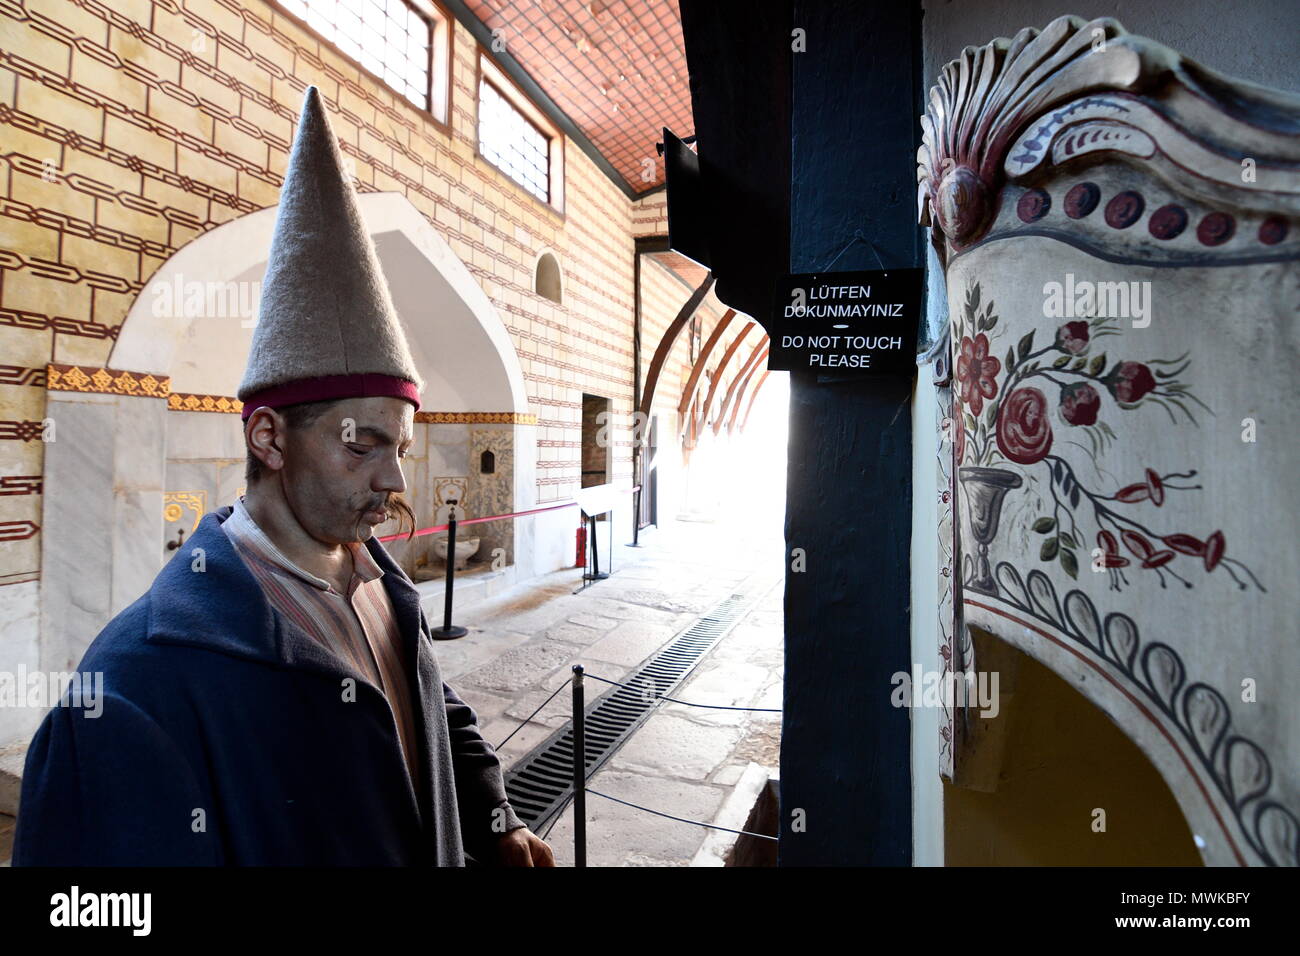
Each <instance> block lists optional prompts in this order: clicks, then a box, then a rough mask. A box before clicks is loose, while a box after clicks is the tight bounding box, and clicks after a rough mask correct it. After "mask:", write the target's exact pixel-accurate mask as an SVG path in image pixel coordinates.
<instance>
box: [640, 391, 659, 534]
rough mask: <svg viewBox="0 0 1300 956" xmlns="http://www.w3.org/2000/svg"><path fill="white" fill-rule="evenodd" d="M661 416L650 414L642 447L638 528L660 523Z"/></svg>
mask: <svg viewBox="0 0 1300 956" xmlns="http://www.w3.org/2000/svg"><path fill="white" fill-rule="evenodd" d="M658 454H659V416H658V415H651V416H650V433H649V435H648V436H647V438H646V446H645V448H644V449H642V467H641V473H642V474H643V475H644V476H645V477H644V479H643V480H642V482H641V513H640V515H638V521H639V523H638V525H637V527H638V528H645V527H647V526H649V525H652V524H653V525H657V524H659V467H658V464H657V456H658Z"/></svg>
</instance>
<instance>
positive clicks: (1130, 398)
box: [1105, 362, 1156, 405]
mask: <svg viewBox="0 0 1300 956" xmlns="http://www.w3.org/2000/svg"><path fill="white" fill-rule="evenodd" d="M1105 382H1106V387H1107V388H1109V389H1110V393H1111V394H1112V395H1114V396H1115V399H1116V400H1117V401H1121V402H1124V403H1125V404H1126V405H1131V404H1133V403H1134V402H1137V401H1140V400H1141V399H1142V397H1143V396H1145V395H1146V394H1147V393H1148V392H1150V391H1151V390H1152V389H1153V388H1155V387H1156V379H1155V376H1154V375H1152V374H1151V369H1149V368H1147V367H1146V366H1145V365H1143V364H1142V363H1141V362H1120V363H1119V365H1117V366H1115V371H1113V372H1111V373H1110V374H1109V375H1107V376H1106V378H1105Z"/></svg>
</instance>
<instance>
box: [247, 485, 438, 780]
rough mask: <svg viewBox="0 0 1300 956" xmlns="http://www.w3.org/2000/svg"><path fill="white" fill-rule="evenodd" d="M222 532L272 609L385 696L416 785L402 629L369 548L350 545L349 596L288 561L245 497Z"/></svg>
mask: <svg viewBox="0 0 1300 956" xmlns="http://www.w3.org/2000/svg"><path fill="white" fill-rule="evenodd" d="M221 528H222V530H224V531H225V532H226V535H227V537H229V538H230V540H231V543H232V544H233V545H234V547H235V551H236V553H238V554H239V556H240V558H242V559H243V561H244V563H245V564H246V565H247V566H248V569H249V571H251V572H252V574H253V577H254V578H255V579H256V580H257V583H258V584H259V585H261V588H262V592H263V593H264V594H265V595H266V598H267V600H268V601H269V602H270V603H271V605H272V607H274V608H275V609H276V610H277V611H279V612H280V613H281V614H282V615H284V616H285V617H286V618H288V619H289V620H291V621H293V623H295V624H297V625H298V626H299V627H301V628H302V629H303V630H304V631H306V632H307V634H309V635H310V636H311V637H312V638H314V639H315V640H316V641H318V642H319V643H320V644H321V645H322V646H323V647H325V648H326V650H329V651H330V652H332V653H333V654H334V655H335V656H336V657H338V658H340V659H341V660H342V661H343V662H344V663H345V664H347V665H348V666H349V667H350V668H351V669H352V670H354V671H356V672H357V673H359V674H361V675H362V676H364V677H365V678H366V679H367V680H368V681H370V682H371V683H372V684H374V686H375V687H377V688H379V689H380V690H381V691H383V694H384V696H385V697H386V698H387V699H388V703H389V706H390V707H391V708H392V712H393V718H394V720H395V722H396V724H397V731H398V737H399V739H400V740H401V743H402V751H403V755H404V757H405V758H406V765H407V769H408V771H409V772H410V774H411V780H412V782H414V781H417V780H419V779H420V777H419V773H418V770H417V765H416V760H415V718H414V713H413V711H412V703H411V693H410V684H409V682H408V680H407V668H406V662H405V660H404V655H403V653H402V635H401V628H400V627H399V626H398V623H397V615H396V613H395V612H394V611H393V604H392V601H391V600H390V599H389V597H388V591H387V590H386V589H385V588H384V583H383V581H382V580H381V578H382V577H383V575H384V571H383V569H382V568H380V567H379V565H378V564H376V563H375V559H374V558H373V557H372V556H371V554H370V551H369V550H368V549H367V548H366V546H365V545H364V544H362V543H361V542H359V541H353V542H350V543H349V544H348V548H349V549H350V550H351V552H352V564H353V569H352V580H351V581H350V582H349V583H348V590H347V594H341V593H339V591H338V590H336V589H335V588H334V586H333V585H332V584H330V583H329V582H328V581H325V580H323V579H322V578H318V577H317V576H316V575H314V574H311V573H310V572H308V571H304V570H303V569H302V568H300V567H298V566H297V565H296V564H294V563H293V562H292V561H290V560H289V559H288V558H287V557H285V555H284V553H283V552H282V551H281V550H280V549H279V548H277V547H276V546H275V544H274V543H273V542H272V541H271V539H270V538H268V537H267V536H266V533H265V532H263V531H262V529H261V528H259V527H258V526H257V523H256V522H255V521H253V518H252V516H251V515H250V514H249V513H248V509H247V508H246V507H245V506H244V499H243V498H242V497H241V498H240V499H239V500H238V501H236V502H235V504H234V511H233V512H232V513H231V515H230V517H229V518H227V519H226V520H225V521H224V522H223V523H222V525H221Z"/></svg>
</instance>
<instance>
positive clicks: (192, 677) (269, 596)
mask: <svg viewBox="0 0 1300 956" xmlns="http://www.w3.org/2000/svg"><path fill="white" fill-rule="evenodd" d="M422 384H423V383H422V382H421V380H420V377H419V375H418V373H417V371H416V368H415V363H414V361H413V360H412V358H411V354H410V350H409V348H408V347H407V343H406V338H405V336H404V334H403V332H402V327H401V324H400V322H399V321H398V318H397V315H396V313H395V311H394V309H393V305H392V301H391V299H390V297H389V294H388V287H387V285H386V283H385V280H384V276H383V274H382V272H381V271H380V267H379V262H378V259H377V257H376V254H375V250H374V247H373V245H372V243H371V241H370V237H369V235H368V233H367V232H366V229H365V226H364V224H363V223H362V221H361V217H360V214H359V211H358V209H357V203H356V199H355V196H354V194H353V189H352V186H351V183H350V181H349V180H348V178H347V177H346V175H345V174H344V171H343V163H342V157H341V154H340V152H339V148H338V144H337V142H336V140H335V137H334V135H333V132H332V130H331V128H330V124H329V119H328V117H327V115H326V113H325V110H324V107H323V105H322V103H321V99H320V95H319V93H318V92H317V90H316V89H315V87H310V88H308V90H307V95H306V99H305V100H304V104H303V110H302V113H301V115H300V118H299V124H298V131H297V136H296V139H295V141H294V145H293V151H292V153H291V155H290V157H289V165H288V169H287V171H286V174H285V180H284V186H283V188H282V191H281V196H280V206H279V211H278V214H277V218H276V224H275V234H274V238H273V240H272V244H271V254H270V258H269V263H268V267H267V272H266V277H265V280H264V284H263V289H262V300H261V304H260V308H259V313H258V322H257V325H256V328H255V331H254V334H253V342H252V347H251V350H250V355H249V361H248V367H247V370H246V371H245V374H244V380H243V382H242V383H241V384H240V386H239V391H238V397H239V398H240V399H241V400H242V401H243V403H244V406H243V419H244V437H245V442H246V445H247V449H248V490H247V493H246V494H245V495H244V496H243V497H242V498H240V499H239V500H238V501H236V502H235V504H234V505H233V506H226V507H222V508H219V509H217V510H216V511H213V512H210V513H209V514H207V515H205V516H204V518H203V520H202V521H201V522H200V524H199V527H198V529H197V530H196V531H195V533H194V535H193V536H192V537H191V538H190V539H189V540H188V541H187V542H186V547H185V548H183V549H181V550H180V551H178V553H177V555H176V556H175V558H174V559H173V560H172V561H170V562H169V563H168V564H167V566H166V567H164V568H163V570H162V571H161V572H160V573H159V575H158V577H157V579H156V580H155V581H154V584H153V586H152V587H151V588H150V590H149V592H148V593H146V594H145V595H143V596H142V597H141V598H140V599H139V600H137V601H136V602H135V603H134V604H132V605H131V606H130V607H128V608H127V609H125V610H124V611H122V612H121V613H120V614H119V615H117V617H115V618H114V619H113V620H112V621H110V622H109V624H108V626H107V627H106V628H105V629H104V630H103V631H102V632H101V633H100V635H99V636H98V637H97V638H96V639H95V641H94V642H93V643H92V644H91V646H90V647H89V649H88V650H87V651H86V654H85V656H84V658H83V659H82V662H81V664H80V666H79V668H78V673H79V675H81V676H83V677H84V678H85V681H84V683H86V684H87V685H89V686H92V687H94V686H99V687H102V690H101V692H100V693H99V694H98V695H96V696H95V698H94V706H93V707H92V706H86V705H85V702H84V701H82V700H81V698H80V696H79V697H78V698H77V700H71V699H70V698H65V701H64V703H65V705H66V706H59V707H55V708H53V709H52V710H51V712H50V713H49V714H48V715H47V716H46V718H45V720H44V722H43V723H42V724H41V727H40V729H39V730H38V731H37V733H36V736H35V737H34V739H33V741H32V744H31V746H30V748H29V749H28V756H27V765H26V769H25V772H24V776H23V789H22V795H21V799H20V806H19V816H18V825H17V832H16V835H15V844H14V864H15V865H19V866H22V865H151V864H171V865H205V864H206V865H213V864H215V865H223V864H224V865H284V864H289V865H296V864H307V865H439V866H463V865H466V863H467V862H473V863H478V864H481V865H496V864H500V865H522V866H534V865H554V861H553V857H552V855H551V851H550V848H549V847H548V846H547V845H546V843H544V842H543V841H542V840H540V839H538V838H537V837H536V836H534V835H533V834H532V833H530V832H529V831H528V829H527V827H526V826H525V825H524V824H523V822H522V821H520V820H519V818H518V817H517V816H516V815H515V812H514V810H513V809H512V808H511V806H510V803H509V801H508V800H507V799H506V794H505V789H504V786H503V782H502V776H501V767H500V763H499V761H498V759H497V756H496V754H495V752H494V751H493V749H492V747H491V746H490V745H489V744H488V743H487V742H486V741H485V740H484V739H483V737H482V736H481V735H480V733H479V731H478V727H477V717H476V715H475V714H474V711H473V710H472V709H471V708H470V707H469V706H468V705H467V704H465V702H464V701H462V700H461V699H460V698H459V697H458V696H457V695H456V693H455V692H454V691H453V690H452V689H451V688H450V687H448V686H447V685H446V684H445V683H444V682H443V681H442V678H441V675H440V673H439V669H438V663H437V661H436V660H435V658H434V653H433V646H432V640H431V638H430V635H429V631H428V624H427V623H426V621H425V618H424V615H423V613H422V611H421V609H420V601H419V595H418V592H417V591H416V589H415V587H414V585H413V584H412V583H411V581H410V579H409V578H408V577H407V576H406V575H405V574H404V573H403V572H402V570H401V569H400V568H399V567H398V566H397V564H396V563H395V562H394V561H393V559H392V558H391V557H390V556H389V554H388V552H387V551H386V550H385V549H384V547H383V546H382V545H381V544H380V543H379V542H378V541H377V540H375V538H374V529H375V527H376V526H377V525H379V524H381V523H383V522H384V521H386V520H387V519H388V518H390V517H400V518H401V519H403V523H405V522H406V521H413V520H414V516H413V514H412V512H411V510H410V507H409V505H407V504H406V503H405V501H404V500H403V499H402V497H401V496H402V492H403V491H404V490H405V487H406V485H405V481H404V480H403V476H402V470H401V458H402V456H403V455H405V453H406V450H407V448H408V447H409V445H410V444H411V440H412V431H413V421H414V413H415V410H416V409H417V408H418V407H419V401H420V399H419V395H420V388H421V386H422ZM412 530H413V529H412ZM100 674H102V678H99V677H98V675H100ZM95 680H101V681H102V684H96V683H95ZM74 686H76V685H75V684H74ZM78 704H80V705H81V706H78Z"/></svg>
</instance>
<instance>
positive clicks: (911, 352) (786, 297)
mask: <svg viewBox="0 0 1300 956" xmlns="http://www.w3.org/2000/svg"><path fill="white" fill-rule="evenodd" d="M923 281H924V273H923V272H922V270H920V269H888V270H875V271H865V272H824V273H810V274H807V275H791V276H782V277H781V278H780V279H778V280H777V283H776V294H775V296H774V300H773V303H772V314H771V317H770V319H769V320H768V321H767V322H764V323H763V325H764V327H765V328H766V329H767V334H768V338H769V339H770V340H771V343H772V350H771V353H770V355H769V357H768V363H767V367H768V368H770V369H774V370H778V371H786V372H793V371H804V372H833V373H847V374H851V375H912V374H914V373H915V372H916V332H917V328H918V326H919V323H920V321H921V298H922V297H921V288H922V283H923Z"/></svg>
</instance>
